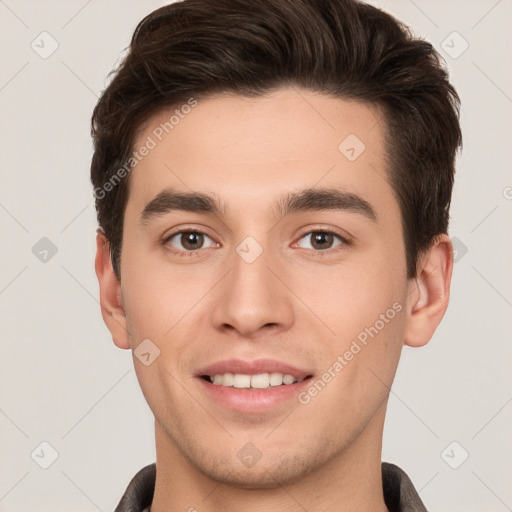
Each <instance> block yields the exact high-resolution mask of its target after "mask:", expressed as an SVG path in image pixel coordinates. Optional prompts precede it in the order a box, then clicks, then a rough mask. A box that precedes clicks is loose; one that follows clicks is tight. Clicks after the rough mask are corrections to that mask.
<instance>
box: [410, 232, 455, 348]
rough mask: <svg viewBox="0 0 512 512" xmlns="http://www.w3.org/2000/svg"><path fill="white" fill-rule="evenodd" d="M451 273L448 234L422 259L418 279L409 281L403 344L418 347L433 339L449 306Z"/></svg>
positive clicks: (439, 239)
mask: <svg viewBox="0 0 512 512" xmlns="http://www.w3.org/2000/svg"><path fill="white" fill-rule="evenodd" d="M452 271H453V245H452V242H451V240H450V237H449V236H448V235H440V236H439V237H438V238H437V240H436V242H435V243H434V244H433V245H432V247H431V248H430V249H429V250H428V251H427V252H426V253H425V254H423V255H422V256H421V258H420V261H419V262H418V272H417V276H416V277H415V278H414V279H411V282H410V286H409V295H408V301H407V313H408V319H407V324H406V329H405V338H404V343H405V344H406V345H409V346H411V347H421V346H423V345H426V344H427V343H428V342H429V341H430V339H431V338H432V336H433V334H434V332H435V330H436V329H437V326H438V325H439V323H440V322H441V320H442V318H443V316H444V314H445V312H446V308H447V307H448V300H449V298H450V283H451V279H452Z"/></svg>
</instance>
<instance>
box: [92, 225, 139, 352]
mask: <svg viewBox="0 0 512 512" xmlns="http://www.w3.org/2000/svg"><path fill="white" fill-rule="evenodd" d="M94 268H95V271H96V276H97V278H98V283H99V287H100V304H101V314H102V316H103V321H104V322H105V324H106V326H107V327H108V330H109V331H110V334H111V335H112V339H113V341H114V343H115V345H116V346H118V347H119V348H123V349H129V348H130V338H129V335H128V329H127V323H126V314H125V310H124V307H123V301H122V294H121V283H120V282H119V279H118V278H117V276H116V275H115V273H114V269H113V267H112V262H111V260H110V244H109V242H108V240H107V239H106V237H105V233H104V232H103V230H102V229H101V228H100V229H98V230H97V234H96V260H95V263H94Z"/></svg>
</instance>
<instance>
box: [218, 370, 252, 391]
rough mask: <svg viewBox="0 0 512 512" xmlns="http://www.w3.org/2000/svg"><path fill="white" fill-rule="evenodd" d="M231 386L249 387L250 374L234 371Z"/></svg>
mask: <svg viewBox="0 0 512 512" xmlns="http://www.w3.org/2000/svg"><path fill="white" fill-rule="evenodd" d="M221 377H222V376H221ZM222 384H224V379H222ZM233 387H235V388H250V387H251V376H250V375H242V374H241V373H235V376H234V379H233Z"/></svg>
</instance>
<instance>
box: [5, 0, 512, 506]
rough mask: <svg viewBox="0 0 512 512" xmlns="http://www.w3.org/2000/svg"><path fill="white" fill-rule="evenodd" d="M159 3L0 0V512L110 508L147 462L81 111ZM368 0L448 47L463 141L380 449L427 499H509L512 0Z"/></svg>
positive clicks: (435, 502)
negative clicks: (441, 237)
mask: <svg viewBox="0 0 512 512" xmlns="http://www.w3.org/2000/svg"><path fill="white" fill-rule="evenodd" d="M165 3H167V2H163V1H156V0H146V1H144V2H143V1H141V0H140V1H134V0H131V1H121V0H108V1H103V2H100V1H98V0H89V1H84V0H73V1H67V2H57V1H56V0H52V1H49V0H47V1H40V2H36V1H28V0H6V1H1V0H0V48H1V49H2V53H1V65H0V112H1V114H0V140H1V142H2V144H1V147H2V150H1V151H0V172H1V188H0V226H1V233H2V249H1V251H0V254H1V258H2V259H1V265H0V315H1V326H2V350H1V355H2V356H1V358H0V450H1V455H0V461H1V462H0V465H1V467H0V470H1V473H0V511H9V512H15V511H27V510H38V511H46V510H48V511H50V510H51V511H54V512H55V511H65V510H74V511H77V512H79V511H84V512H89V511H90V512H93V511H95V510H101V511H108V510H113V509H114V507H115V506H116V504H117V503H118V500H119V498H120V496H121V494H122V492H123V491H124V489H125V487H126V485H127V484H128V481H129V480H130V479H131V477H132V476H133V475H134V474H135V472H136V471H137V470H138V469H140V468H141V467H142V466H143V465H145V464H148V463H150V462H153V461H154V460H155V452H154V439H153V436H154V434H153V419H152V415H151V412H150V410H149V408H148V406H147V405H146V403H145V401H144V398H143V396H142V393H141V391H140V389H139V386H138V383H137V380H136V377H135V373H134V370H133V362H132V358H131V354H130V352H128V351H122V350H119V349H117V348H116V347H115V346H114V345H113V343H112V341H111V338H110V335H109V333H108V331H107V329H106V327H105V326H104V324H103V321H102V319H101V315H100V307H99V302H98V284H97V280H96V276H95V274H94V268H93V262H94V254H95V228H96V222H95V212H94V203H93V196H92V188H91V186H90V183H89V165H90V158H91V151H92V145H91V141H90V138H89V119H90V115H91V112H92V109H93V107H94V105H95V102H96V101H97V97H98V95H99V93H100V91H101V90H102V89H103V88H104V87H105V84H106V76H107V74H108V72H109V71H110V70H111V69H112V67H113V66H114V64H115V63H116V62H117V61H118V59H119V58H120V56H121V55H122V50H123V49H124V48H125V47H126V46H127V45H128V42H129V39H130V37H131V34H132V32H133V29H134V28H135V25H136V24H137V22H138V21H139V20H140V19H141V18H142V17H143V16H144V15H145V14H147V13H149V12H150V11H152V10H153V9H155V8H157V7H160V6H162V5H164V4H165ZM373 3H374V4H375V5H377V6H379V7H382V8H384V9H385V10H388V11H390V12H391V13H392V14H394V15H396V16H397V17H398V18H399V19H401V20H403V21H404V22H406V23H407V24H409V25H410V26H411V27H412V28H413V30H414V32H415V33H416V34H418V35H421V36H422V37H424V38H426V39H428V40H429V41H431V42H432V43H433V44H434V45H435V46H436V48H438V49H439V50H440V52H441V53H442V54H443V56H444V57H445V58H446V61H447V63H448V66H449V69H450V73H451V77H452V81H453V83H454V84H455V86H456V88H457V89H458V91H459V94H460V96H461V98H462V104H463V107H462V123H463V131H464V145H465V146H464V152H463V155H462V156H461V158H459V160H458V170H457V178H456V186H455V191H454V196H453V206H452V224H451V231H450V234H451V236H452V237H453V238H454V239H455V240H454V243H455V244H456V247H457V249H458V252H457V259H458V261H457V263H456V265H455V269H454V277H453V284H452V297H451V304H450V306H449V308H448V312H447V315H446V317H445V319H444V321H443V323H442V325H441V327H440V328H439V329H438V331H437V332H436V334H435V336H434V338H433V339H432V341H431V342H430V343H429V344H428V345H427V346H426V347H424V348H421V349H412V348H409V347H405V348H404V350H403V358H402V361H401V363H400V366H399V370H398V373H397V376H396V379H395V382H394V385H393V388H392V391H391V397H390V401H389V410H388V418H387V422H386V426H385V431H384V446H383V460H387V461H392V462H394V463H396V464H398V465H400V466H401V467H403V468H404V469H405V470H406V471H407V472H408V473H409V475H410V477H411V478H412V480H413V482H414V483H415V485H416V486H417V488H418V490H419V491H420V495H421V497H422V498H423V500H424V501H425V503H426V505H427V507H428V508H429V510H432V511H434V510H442V511H464V512H473V511H474V512H476V511H482V510H485V511H486V512H489V511H496V512H501V511H506V510H512V486H511V485H510V483H511V476H512V436H511V435H510V433H511V428H510V426H511V424H512V404H511V402H512V385H511V384H512V376H511V371H510V366H511V364H510V363H511V355H512V343H511V340H510V332H511V312H512V287H511V282H512V270H511V265H510V261H512V258H511V253H512V250H511V249H512V238H511V236H510V232H511V222H510V219H511V218H512V217H511V214H512V175H511V172H510V169H511V153H510V134H511V129H510V128H511V119H512V116H511V110H512V109H511V107H512V76H511V75H512V73H511V66H510V54H511V50H512V44H511V42H512V37H511V30H510V27H511V26H512V1H511V0H499V1H497V0H482V1H476V0H473V1H462V0H450V1H446V0H445V1H439V0H436V1H429V2H428V1H426V0H414V1H413V0H389V1H380V2H373ZM44 31H46V32H48V33H49V34H50V36H48V35H43V36H41V35H40V34H41V32H44ZM454 31H456V32H457V33H458V34H459V35H457V34H453V32H454ZM54 41H56V42H54ZM443 41H444V42H443ZM52 44H53V45H55V44H58V48H57V49H56V50H55V51H54V53H53V54H51V55H49V56H48V55H46V54H45V52H46V53H49V52H50V50H51V49H52ZM466 44H468V45H469V46H468V48H467V49H466V50H465V51H464V52H462V51H463V50H464V48H465V46H466ZM31 45H32V46H31ZM41 54H42V55H43V56H44V57H46V58H43V57H42V56H41ZM44 237H46V238H47V239H49V240H50V241H51V243H49V242H48V240H46V239H45V240H42V241H41V239H42V238H44ZM34 247H35V249H34ZM55 249H57V252H56V253H55V254H53V252H55ZM45 251H47V252H46V253H45ZM333 420H334V421H335V419H333ZM42 442H46V443H49V444H50V445H51V447H53V450H55V451H56V453H57V454H58V456H57V458H56V459H55V460H53V459H54V458H55V455H54V456H53V457H52V453H53V452H52V448H50V447H48V445H41V443H42ZM467 455H468V457H467V459H466V460H464V459H465V457H466V456H467ZM50 463H51V465H50V466H49V467H48V468H47V469H43V467H41V466H46V465H48V464H50Z"/></svg>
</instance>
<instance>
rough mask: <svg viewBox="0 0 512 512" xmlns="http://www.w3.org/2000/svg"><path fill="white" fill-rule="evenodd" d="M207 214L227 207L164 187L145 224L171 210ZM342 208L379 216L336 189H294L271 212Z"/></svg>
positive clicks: (143, 218)
mask: <svg viewBox="0 0 512 512" xmlns="http://www.w3.org/2000/svg"><path fill="white" fill-rule="evenodd" d="M178 210H179V211H186V212H195V213H204V214H208V215H213V216H217V217H224V216H225V215H226V211H227V208H226V206H225V204H224V203H223V202H222V201H220V200H219V199H218V197H217V196H215V195H208V194H203V193H199V192H180V191H177V190H174V189H169V188H168V189H165V190H162V191H161V192H160V193H159V194H157V195H156V196H155V197H154V198H153V199H152V200H151V201H150V202H149V203H148V204H147V205H146V206H145V208H144V210H143V211H142V214H141V217H140V220H141V223H142V224H147V223H149V222H150V221H151V220H152V219H153V218H155V217H159V216H162V215H165V214H167V213H170V212H172V211H178ZM324 210H325V211H327V210H340V211H346V212H352V213H357V214H360V215H363V216H364V217H366V218H368V219H370V220H372V221H377V215H376V213H375V210H374V209H373V208H372V206H371V205H370V203H369V202H368V201H366V200H365V199H363V198H362V197H360V196H358V195H356V194H353V193H349V192H345V191H343V190H341V189H337V188H308V189H304V190H300V191H298V192H292V193H289V194H287V195H286V196H285V197H283V198H280V199H278V200H277V202H276V203H274V205H273V207H272V209H271V212H272V213H273V214H274V215H275V216H276V217H284V216H286V215H289V214H292V213H298V212H308V211H324Z"/></svg>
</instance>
